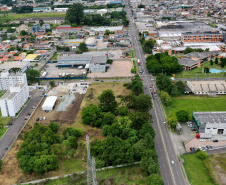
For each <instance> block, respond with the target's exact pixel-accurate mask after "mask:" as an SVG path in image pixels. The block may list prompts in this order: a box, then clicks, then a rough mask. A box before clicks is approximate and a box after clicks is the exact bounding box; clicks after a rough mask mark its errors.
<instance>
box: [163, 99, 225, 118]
mask: <svg viewBox="0 0 226 185" xmlns="http://www.w3.org/2000/svg"><path fill="white" fill-rule="evenodd" d="M172 100H173V101H172V103H171V104H170V105H169V106H165V105H164V109H165V111H166V114H168V113H169V112H172V113H173V114H175V115H176V112H177V111H179V110H186V111H188V112H189V119H190V120H192V112H193V111H195V112H197V111H200V112H201V111H204V112H205V111H226V106H225V105H226V97H225V96H219V97H218V98H210V97H207V96H203V97H202V96H193V95H187V96H179V97H176V98H172Z"/></svg>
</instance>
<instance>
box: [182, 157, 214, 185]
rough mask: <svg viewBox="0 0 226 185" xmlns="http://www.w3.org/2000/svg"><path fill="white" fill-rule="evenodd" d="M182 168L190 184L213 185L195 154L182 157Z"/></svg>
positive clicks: (206, 170)
mask: <svg viewBox="0 0 226 185" xmlns="http://www.w3.org/2000/svg"><path fill="white" fill-rule="evenodd" d="M182 158H183V159H184V167H185V170H186V173H187V176H188V179H189V181H190V183H191V184H194V185H213V184H214V182H213V180H212V177H211V175H210V173H209V171H208V169H207V168H206V167H205V164H204V163H203V161H202V160H201V159H199V158H198V157H196V155H195V154H189V155H182Z"/></svg>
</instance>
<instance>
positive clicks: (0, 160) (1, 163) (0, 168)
mask: <svg viewBox="0 0 226 185" xmlns="http://www.w3.org/2000/svg"><path fill="white" fill-rule="evenodd" d="M2 166H3V161H2V159H0V171H2Z"/></svg>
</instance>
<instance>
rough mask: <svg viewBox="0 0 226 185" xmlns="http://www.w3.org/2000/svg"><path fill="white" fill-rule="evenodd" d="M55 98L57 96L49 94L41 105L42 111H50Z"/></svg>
mask: <svg viewBox="0 0 226 185" xmlns="http://www.w3.org/2000/svg"><path fill="white" fill-rule="evenodd" d="M56 100H57V96H49V97H47V98H46V100H45V102H44V103H43V105H42V110H43V111H48V112H50V111H52V110H53V109H54V106H55V103H56Z"/></svg>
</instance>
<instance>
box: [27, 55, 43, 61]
mask: <svg viewBox="0 0 226 185" xmlns="http://www.w3.org/2000/svg"><path fill="white" fill-rule="evenodd" d="M41 58H42V56H41V55H38V54H28V55H27V56H26V57H25V58H24V59H23V62H39V61H40V60H41Z"/></svg>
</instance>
